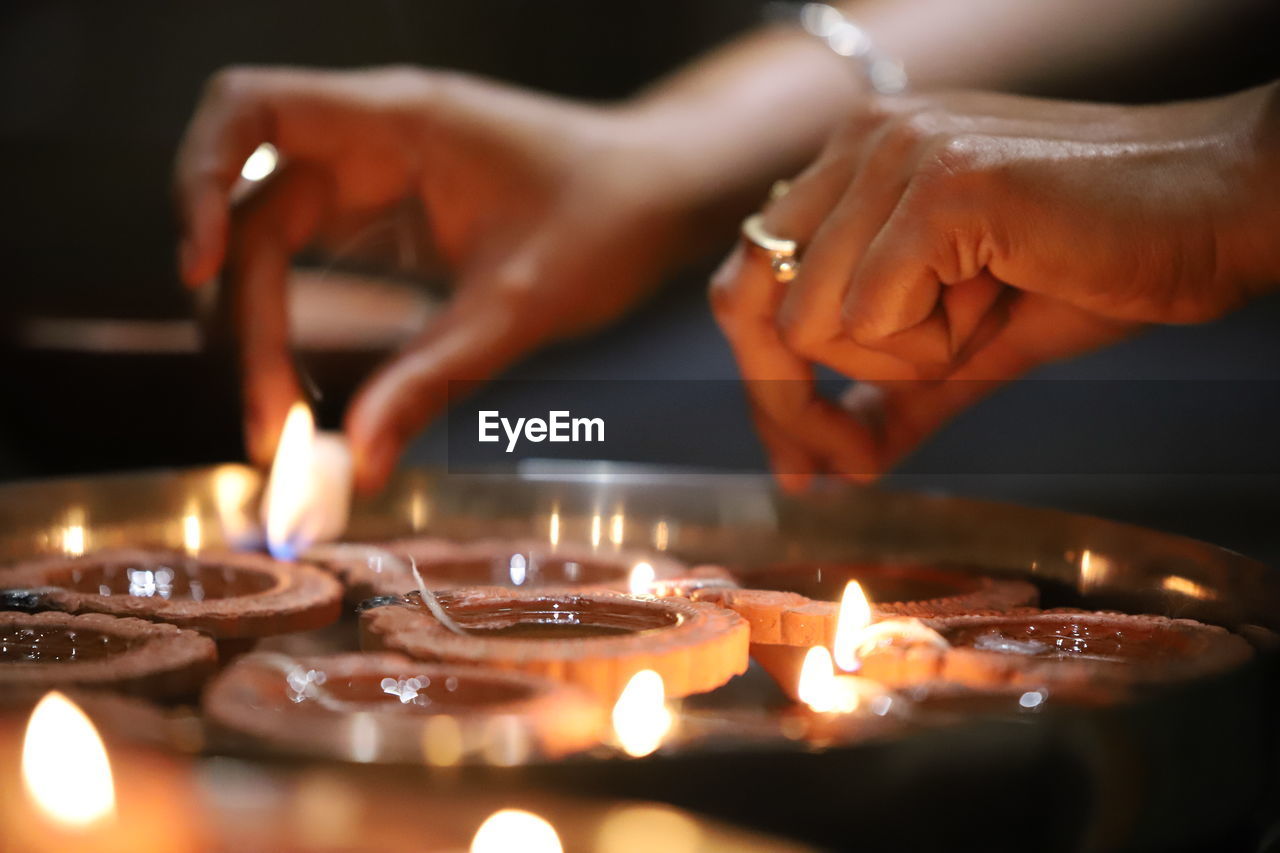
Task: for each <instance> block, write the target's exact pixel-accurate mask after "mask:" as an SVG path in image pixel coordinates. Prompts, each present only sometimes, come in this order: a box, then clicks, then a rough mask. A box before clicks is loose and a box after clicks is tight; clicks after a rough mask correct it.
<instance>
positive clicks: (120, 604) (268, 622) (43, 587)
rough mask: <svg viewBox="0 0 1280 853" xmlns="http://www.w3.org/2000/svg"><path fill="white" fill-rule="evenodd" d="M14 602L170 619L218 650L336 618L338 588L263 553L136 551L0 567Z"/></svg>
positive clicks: (1, 582)
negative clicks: (212, 642)
mask: <svg viewBox="0 0 1280 853" xmlns="http://www.w3.org/2000/svg"><path fill="white" fill-rule="evenodd" d="M0 589H3V590H8V592H7V593H6V594H7V596H8V597H9V599H10V603H11V604H12V603H13V602H14V600H15V599H18V600H19V601H18V603H19V604H21V605H22V606H24V607H25V608H26V609H32V610H58V611H63V612H66V613H105V614H108V615H112V616H133V617H139V618H142V619H148V620H152V621H155V622H168V623H171V624H173V625H178V626H181V627H184V628H192V629H197V630H200V631H202V632H204V633H207V634H209V635H210V636H212V637H213V638H214V639H215V640H217V641H218V647H219V651H220V652H221V653H223V654H230V653H235V652H238V651H243V650H245V649H247V648H248V647H251V646H252V644H253V643H254V642H255V641H256V640H257V639H258V638H260V637H265V636H269V635H272V634H284V633H289V632H293V631H305V630H308V629H311V628H319V627H323V626H324V625H328V624H329V623H331V622H333V621H334V620H336V619H337V618H338V615H339V609H340V605H341V597H342V589H341V587H340V585H339V584H338V583H337V582H336V581H334V579H333V578H332V577H330V576H329V575H328V574H327V573H326V572H323V571H321V570H320V569H317V568H315V567H312V566H307V565H304V564H300V563H284V562H280V561H277V560H272V559H270V558H269V557H267V556H265V555H262V554H253V553H231V552H226V553H201V554H198V555H190V554H185V553H178V552H165V551H150V550H140V549H128V550H126V549H120V550H105V551H97V552H93V553H90V554H86V555H85V556H82V557H52V558H48V557H46V558H43V559H39V560H33V561H30V562H26V563H22V564H19V565H16V566H13V567H11V568H8V569H4V570H0Z"/></svg>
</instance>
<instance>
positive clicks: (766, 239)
mask: <svg viewBox="0 0 1280 853" xmlns="http://www.w3.org/2000/svg"><path fill="white" fill-rule="evenodd" d="M742 236H743V238H744V239H745V240H746V241H747V242H748V243H750V244H751V245H753V246H755V247H756V248H757V249H760V250H761V251H763V252H764V253H765V254H766V255H768V256H769V265H770V267H772V268H773V279H774V281H776V282H778V284H787V283H789V282H791V281H793V280H794V279H795V277H796V274H797V273H799V272H800V257H799V251H800V247H799V245H797V243H796V241H795V240H787V239H786V238H783V237H775V236H774V235H773V234H770V233H769V232H768V231H766V230H765V228H764V214H763V213H753V214H751V215H750V216H748V217H747V218H746V219H744V220H742Z"/></svg>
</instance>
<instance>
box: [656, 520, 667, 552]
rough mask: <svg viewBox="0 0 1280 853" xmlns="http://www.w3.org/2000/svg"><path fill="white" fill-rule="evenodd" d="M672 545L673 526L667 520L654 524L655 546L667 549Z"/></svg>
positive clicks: (661, 549) (662, 549) (660, 549)
mask: <svg viewBox="0 0 1280 853" xmlns="http://www.w3.org/2000/svg"><path fill="white" fill-rule="evenodd" d="M670 545H671V527H670V526H669V525H668V524H667V523H666V522H665V521H659V522H658V523H657V524H655V525H654V526H653V547H654V548H657V549H658V550H659V551H665V550H667V548H668V547H669V546H670Z"/></svg>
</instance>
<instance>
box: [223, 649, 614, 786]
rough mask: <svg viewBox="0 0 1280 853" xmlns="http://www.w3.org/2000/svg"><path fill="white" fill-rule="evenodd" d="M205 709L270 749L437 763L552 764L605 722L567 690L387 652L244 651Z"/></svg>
mask: <svg viewBox="0 0 1280 853" xmlns="http://www.w3.org/2000/svg"><path fill="white" fill-rule="evenodd" d="M204 710H205V714H206V717H207V718H208V719H209V720H211V721H212V722H214V723H215V724H217V725H218V726H220V727H221V728H222V729H224V730H226V731H227V732H230V733H232V735H233V736H238V737H240V738H243V739H246V740H248V741H249V742H250V744H251V745H253V746H256V747H265V748H267V749H269V750H272V751H275V752H288V753H292V754H301V755H309V756H324V757H330V758H339V759H346V760H358V761H362V762H367V761H380V762H394V763H411V764H420V763H422V762H423V761H426V762H427V763H429V764H437V765H440V764H446V765H447V764H455V763H458V762H459V761H461V760H464V759H465V758H467V757H469V756H471V755H475V754H479V755H481V756H483V757H486V758H489V759H491V760H496V761H499V762H502V761H504V760H505V759H507V757H508V756H510V755H512V754H517V755H518V754H520V753H521V752H525V751H532V752H534V753H535V754H537V755H540V756H542V757H558V756H561V755H565V754H567V753H571V752H576V751H578V750H582V749H586V748H588V747H591V746H594V745H595V744H597V743H598V742H599V739H600V736H601V733H602V731H603V726H604V723H605V718H604V708H603V707H602V706H601V705H600V704H599V703H598V702H596V701H594V700H593V699H592V698H591V697H590V696H588V695H587V694H586V693H584V692H582V691H580V690H578V689H577V688H575V687H573V686H572V685H568V684H562V683H560V682H556V681H552V680H550V679H547V678H542V677H540V676H536V675H531V674H528V673H523V672H511V671H499V670H495V669H488V668H482V667H471V666H454V665H442V664H428V663H422V662H419V661H413V660H410V659H409V658H406V657H403V656H402V655H398V654H391V653H381V654H360V653H352V654H341V655H326V656H318V657H307V658H290V657H285V656H283V655H275V654H253V655H248V656H246V657H243V658H241V659H239V660H238V661H237V662H236V663H234V664H232V665H231V666H230V667H228V668H227V669H226V670H224V671H223V672H222V673H221V674H220V675H219V676H218V677H217V679H215V680H214V682H213V683H212V684H211V685H210V686H209V689H208V691H206V693H205V696H204Z"/></svg>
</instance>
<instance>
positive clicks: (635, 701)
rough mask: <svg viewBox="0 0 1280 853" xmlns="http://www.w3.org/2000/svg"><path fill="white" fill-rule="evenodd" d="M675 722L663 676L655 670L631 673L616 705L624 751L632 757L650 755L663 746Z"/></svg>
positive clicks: (617, 734) (615, 717) (618, 735)
mask: <svg viewBox="0 0 1280 853" xmlns="http://www.w3.org/2000/svg"><path fill="white" fill-rule="evenodd" d="M672 722H673V720H672V717H671V711H670V710H669V709H668V708H667V705H666V687H665V685H663V683H662V676H661V675H659V674H658V673H656V672H654V671H653V670H651V669H643V670H641V671H640V672H637V673H636V674H635V675H633V676H631V680H630V681H628V682H627V686H626V687H624V688H623V689H622V694H621V695H620V696H618V701H617V703H616V704H614V706H613V732H614V736H615V737H616V738H617V740H618V745H619V746H621V747H622V751H623V752H625V753H626V754H627V755H630V756H631V757H632V758H642V757H644V756H646V755H648V754H649V753H651V752H653V751H654V750H656V749H657V748H658V747H659V746H661V745H662V740H663V738H665V737H666V736H667V732H669V731H671V725H672Z"/></svg>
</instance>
